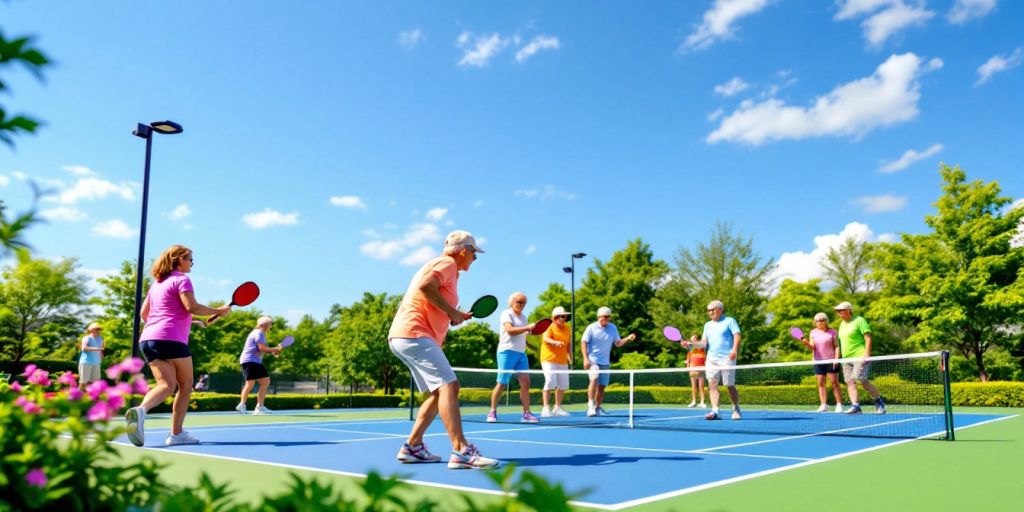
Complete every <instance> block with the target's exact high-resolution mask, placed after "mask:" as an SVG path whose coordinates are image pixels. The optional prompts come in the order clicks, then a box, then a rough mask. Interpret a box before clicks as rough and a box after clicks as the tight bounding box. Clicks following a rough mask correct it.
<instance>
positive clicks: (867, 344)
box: [864, 331, 871, 357]
mask: <svg viewBox="0 0 1024 512" xmlns="http://www.w3.org/2000/svg"><path fill="white" fill-rule="evenodd" d="M864 357H871V332H870V331H869V332H866V333H864Z"/></svg>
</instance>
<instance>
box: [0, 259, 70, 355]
mask: <svg viewBox="0 0 1024 512" xmlns="http://www.w3.org/2000/svg"><path fill="white" fill-rule="evenodd" d="M76 266H77V261H76V260H75V259H73V258H69V259H65V260H62V261H60V262H57V263H54V262H52V261H49V260H23V261H21V262H19V263H18V265H17V266H16V267H13V268H12V267H7V268H5V269H4V271H3V278H4V280H3V282H0V317H2V318H4V321H3V322H2V324H0V325H3V326H7V327H9V329H7V330H5V332H3V333H0V354H2V355H3V356H5V357H8V358H10V359H12V360H14V361H15V362H20V361H21V359H22V358H23V357H25V355H26V354H28V353H29V352H31V351H32V350H33V349H35V348H38V347H42V348H43V349H44V351H45V352H49V351H51V350H53V349H55V348H57V347H56V346H57V345H59V340H58V341H54V339H53V335H54V329H56V336H57V337H58V338H59V337H63V336H65V335H67V334H68V331H73V332H80V331H81V326H80V325H78V323H79V322H78V320H77V313H78V311H77V310H78V307H79V306H81V305H82V304H84V302H85V282H84V281H85V279H84V278H83V277H82V276H79V275H77V274H75V267H76ZM48 325H50V327H47V326H48ZM40 332H45V333H48V334H49V335H50V337H49V339H48V340H47V339H43V338H40V336H39V335H38V334H39V333H40Z"/></svg>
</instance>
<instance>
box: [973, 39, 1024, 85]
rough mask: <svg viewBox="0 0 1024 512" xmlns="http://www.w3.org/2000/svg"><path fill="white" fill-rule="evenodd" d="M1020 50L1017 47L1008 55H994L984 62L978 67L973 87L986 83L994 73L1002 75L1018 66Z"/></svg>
mask: <svg viewBox="0 0 1024 512" xmlns="http://www.w3.org/2000/svg"><path fill="white" fill-rule="evenodd" d="M1021 57H1022V56H1021V48H1020V47H1018V48H1017V49H1016V50H1013V53H1011V54H1010V55H1006V56H1003V55H996V56H993V57H992V58H990V59H988V60H987V61H985V63H984V64H982V65H981V66H978V81H977V82H974V85H975V86H979V85H982V84H984V83H985V82H988V79H989V78H991V77H992V75H994V74H996V73H1002V72H1003V71H1006V70H1009V69H1013V68H1015V67H1017V66H1019V65H1020V62H1021Z"/></svg>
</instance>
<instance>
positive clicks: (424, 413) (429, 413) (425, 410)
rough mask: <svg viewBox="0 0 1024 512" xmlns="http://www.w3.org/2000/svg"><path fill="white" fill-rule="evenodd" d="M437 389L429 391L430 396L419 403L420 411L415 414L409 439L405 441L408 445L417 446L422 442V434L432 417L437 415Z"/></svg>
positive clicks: (431, 421) (432, 420) (432, 419)
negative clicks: (414, 421)
mask: <svg viewBox="0 0 1024 512" xmlns="http://www.w3.org/2000/svg"><path fill="white" fill-rule="evenodd" d="M439 394H440V392H439V391H434V392H433V393H430V396H429V397H427V399H426V400H424V401H423V403H422V404H420V412H419V414H417V415H416V423H413V425H412V431H411V432H409V439H408V440H407V441H406V442H407V443H408V444H409V446H419V445H421V444H423V434H424V433H426V431H427V428H428V427H430V424H431V423H433V422H434V418H435V417H437V404H438V395H439Z"/></svg>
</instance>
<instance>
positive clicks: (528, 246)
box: [523, 245, 537, 256]
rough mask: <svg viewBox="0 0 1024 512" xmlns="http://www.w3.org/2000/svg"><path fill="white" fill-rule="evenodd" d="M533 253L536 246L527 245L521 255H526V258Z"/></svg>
mask: <svg viewBox="0 0 1024 512" xmlns="http://www.w3.org/2000/svg"><path fill="white" fill-rule="evenodd" d="M535 252H537V246H536V245H527V246H526V250H525V251H523V254H526V255H527V256H529V255H531V254H533V253H535Z"/></svg>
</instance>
